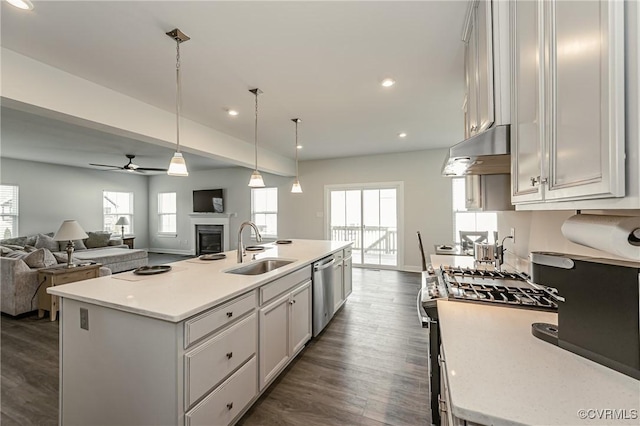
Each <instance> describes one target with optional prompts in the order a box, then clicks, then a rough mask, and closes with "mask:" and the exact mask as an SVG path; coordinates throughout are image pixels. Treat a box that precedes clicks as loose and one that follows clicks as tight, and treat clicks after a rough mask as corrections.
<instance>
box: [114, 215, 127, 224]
mask: <svg viewBox="0 0 640 426" xmlns="http://www.w3.org/2000/svg"><path fill="white" fill-rule="evenodd" d="M128 224H129V219H127V218H126V217H124V216H120V218H119V219H118V221H117V222H116V225H118V226H126V225H128Z"/></svg>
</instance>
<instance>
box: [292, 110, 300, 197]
mask: <svg viewBox="0 0 640 426" xmlns="http://www.w3.org/2000/svg"><path fill="white" fill-rule="evenodd" d="M291 121H293V122H294V123H296V144H295V145H294V146H293V149H294V151H295V152H296V180H295V181H294V182H293V186H291V193H292V194H301V193H302V186H300V179H299V176H298V147H299V146H300V145H298V123H300V122H302V120H300V119H299V118H292V119H291Z"/></svg>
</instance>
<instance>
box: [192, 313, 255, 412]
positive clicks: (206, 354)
mask: <svg viewBox="0 0 640 426" xmlns="http://www.w3.org/2000/svg"><path fill="white" fill-rule="evenodd" d="M256 323H257V321H256V314H255V313H254V314H253V315H251V316H250V317H248V318H246V319H244V320H242V321H240V322H239V323H238V324H235V325H234V326H233V327H231V328H229V329H228V330H225V331H223V332H222V333H220V334H219V335H217V336H216V337H214V338H212V339H210V340H209V341H207V342H205V343H203V344H202V345H201V346H198V347H197V348H196V349H194V350H193V351H191V352H189V353H187V354H186V355H185V381H186V383H185V405H186V406H187V407H190V406H191V405H193V403H194V402H196V401H197V400H198V399H200V398H201V397H202V396H203V395H204V394H206V393H207V392H208V391H209V390H211V389H213V388H214V387H215V386H216V385H217V384H218V383H220V382H221V381H222V380H223V379H224V378H225V377H227V376H228V375H229V374H230V373H231V372H232V371H233V370H235V369H236V368H238V366H240V365H242V363H244V362H245V361H246V360H247V359H249V358H250V357H251V356H253V354H255V353H256V340H257V334H256V333H257V325H256Z"/></svg>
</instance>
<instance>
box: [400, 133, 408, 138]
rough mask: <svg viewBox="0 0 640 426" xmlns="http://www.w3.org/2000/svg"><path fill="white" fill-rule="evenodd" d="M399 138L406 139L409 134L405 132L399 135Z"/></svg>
mask: <svg viewBox="0 0 640 426" xmlns="http://www.w3.org/2000/svg"><path fill="white" fill-rule="evenodd" d="M398 137H399V138H406V137H407V134H406V133H405V132H401V133H398Z"/></svg>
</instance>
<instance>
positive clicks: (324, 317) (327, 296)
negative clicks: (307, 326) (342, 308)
mask: <svg viewBox="0 0 640 426" xmlns="http://www.w3.org/2000/svg"><path fill="white" fill-rule="evenodd" d="M334 262H335V259H334V258H333V255H331V256H327V257H325V258H324V259H322V260H319V261H317V262H316V263H314V264H313V266H312V268H313V278H312V279H313V337H316V336H317V335H318V334H320V332H321V331H322V330H323V329H324V328H325V326H326V325H327V324H328V323H329V321H331V318H332V317H333V314H334V312H333V264H334Z"/></svg>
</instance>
